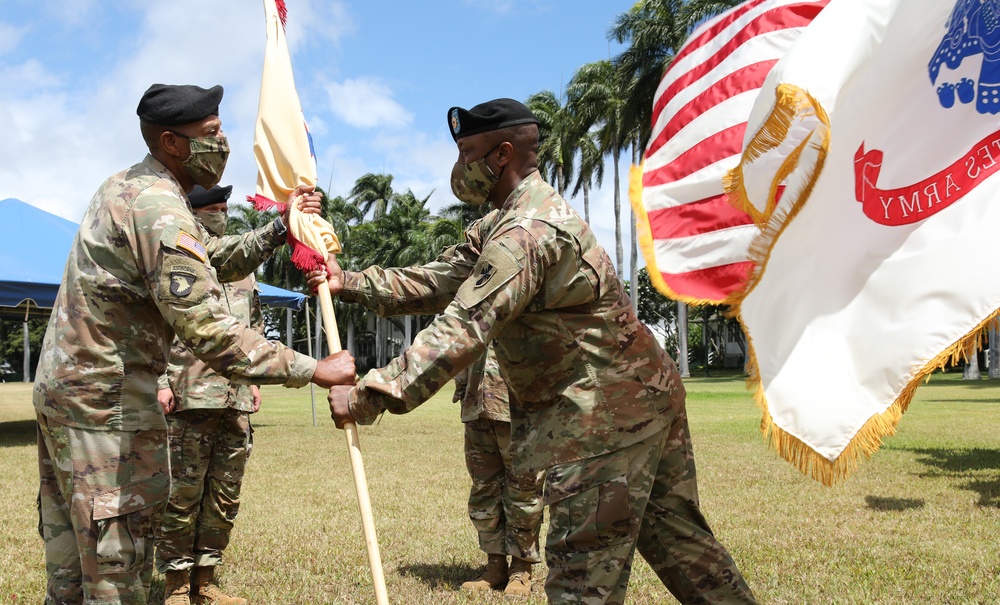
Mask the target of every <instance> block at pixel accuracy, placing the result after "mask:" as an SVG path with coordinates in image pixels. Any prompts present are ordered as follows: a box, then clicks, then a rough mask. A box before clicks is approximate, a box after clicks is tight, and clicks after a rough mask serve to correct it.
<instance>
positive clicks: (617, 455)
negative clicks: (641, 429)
mask: <svg viewBox="0 0 1000 605" xmlns="http://www.w3.org/2000/svg"><path fill="white" fill-rule="evenodd" d="M544 500H545V502H546V503H548V504H549V532H548V535H547V536H546V542H545V553H546V562H547V563H548V566H549V575H548V578H547V579H546V582H545V592H546V594H547V595H548V598H549V603H559V604H562V603H580V604H584V605H623V603H624V602H625V592H626V589H627V587H628V580H629V574H630V573H631V569H632V558H633V556H634V554H635V550H636V548H638V550H639V553H640V554H641V555H642V557H643V558H644V559H645V560H646V561H647V562H648V563H649V565H650V566H651V567H652V568H653V571H655V572H656V574H657V575H658V576H659V577H660V581H662V582H663V584H664V585H665V586H666V587H667V589H669V590H670V592H671V594H673V595H674V597H676V599H677V600H678V601H680V602H681V603H684V604H685V605H703V604H709V603H711V604H715V603H725V604H736V603H739V604H754V603H756V600H755V599H754V596H753V593H752V592H751V591H750V588H749V587H748V586H747V584H746V582H745V581H744V580H743V577H742V576H741V575H740V572H739V570H738V569H737V567H736V563H734V562H733V559H732V557H731V556H730V555H729V553H728V552H727V551H726V549H725V547H724V546H723V545H722V544H721V543H720V542H719V541H718V540H716V539H715V537H714V536H713V535H712V530H711V529H710V528H709V526H708V523H707V522H706V521H705V518H704V517H703V516H702V514H701V510H700V509H699V507H698V487H697V482H696V478H695V465H694V453H693V451H692V449H691V436H690V433H689V432H688V426H687V416H686V414H685V413H684V412H681V413H680V415H678V417H677V418H675V419H674V422H673V424H672V425H671V426H670V427H669V428H667V429H666V430H664V431H661V432H659V433H657V434H655V435H653V436H651V437H649V438H647V439H644V440H642V441H640V442H638V443H635V444H633V445H630V446H628V447H625V448H623V449H621V450H619V451H617V452H612V453H610V454H605V455H603V456H598V457H596V458H591V459H587V460H581V461H578V462H572V463H568V464H563V465H558V466H555V467H552V468H551V469H549V475H548V476H547V478H546V482H545V497H544Z"/></svg>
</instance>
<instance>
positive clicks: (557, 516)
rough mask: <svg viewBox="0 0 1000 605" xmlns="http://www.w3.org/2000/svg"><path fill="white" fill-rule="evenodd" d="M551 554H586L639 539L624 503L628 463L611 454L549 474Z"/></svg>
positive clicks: (548, 542) (626, 501)
mask: <svg viewBox="0 0 1000 605" xmlns="http://www.w3.org/2000/svg"><path fill="white" fill-rule="evenodd" d="M544 500H545V502H546V504H548V505H549V533H548V537H547V538H546V549H547V550H548V551H550V552H562V553H585V552H591V551H595V550H602V549H605V548H608V547H610V546H614V545H616V544H622V543H625V542H630V541H632V540H634V539H635V536H637V535H638V522H636V523H633V519H632V507H631V503H630V502H629V489H628V458H627V457H626V455H625V453H624V452H614V453H611V454H607V455H604V456H598V457H597V458H591V459H588V460H582V461H579V462H571V463H568V464H562V465H558V466H555V467H553V468H551V469H549V472H548V475H547V477H546V479H545V490H544Z"/></svg>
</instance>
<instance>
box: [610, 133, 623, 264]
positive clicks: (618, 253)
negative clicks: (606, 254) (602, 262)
mask: <svg viewBox="0 0 1000 605" xmlns="http://www.w3.org/2000/svg"><path fill="white" fill-rule="evenodd" d="M612 157H613V158H614V161H615V268H616V269H617V270H618V277H622V265H623V264H624V262H625V260H624V256H625V254H624V253H623V252H622V192H621V191H620V188H621V183H620V181H621V179H620V178H619V176H618V160H619V159H621V154H620V153H619V151H618V149H617V148H616V149H615V151H614V153H613V154H612Z"/></svg>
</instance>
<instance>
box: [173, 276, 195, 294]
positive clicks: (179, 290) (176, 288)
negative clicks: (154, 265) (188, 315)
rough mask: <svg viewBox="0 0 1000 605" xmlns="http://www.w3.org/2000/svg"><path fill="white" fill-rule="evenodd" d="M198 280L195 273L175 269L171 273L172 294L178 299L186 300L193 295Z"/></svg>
mask: <svg viewBox="0 0 1000 605" xmlns="http://www.w3.org/2000/svg"><path fill="white" fill-rule="evenodd" d="M196 280H197V276H196V275H195V274H194V273H191V272H189V271H184V270H183V269H174V270H172V271H171V272H170V293H171V294H173V295H174V296H176V297H178V298H184V297H186V296H187V295H189V294H191V290H193V289H194V282H195V281H196Z"/></svg>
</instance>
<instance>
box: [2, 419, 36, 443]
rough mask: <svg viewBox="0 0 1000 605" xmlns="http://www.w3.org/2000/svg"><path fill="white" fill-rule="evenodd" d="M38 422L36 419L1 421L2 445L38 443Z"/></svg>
mask: <svg viewBox="0 0 1000 605" xmlns="http://www.w3.org/2000/svg"><path fill="white" fill-rule="evenodd" d="M37 430H38V429H37V423H36V422H35V421H34V420H14V421H11V422H0V447H18V446H23V445H34V444H35V443H37Z"/></svg>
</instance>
